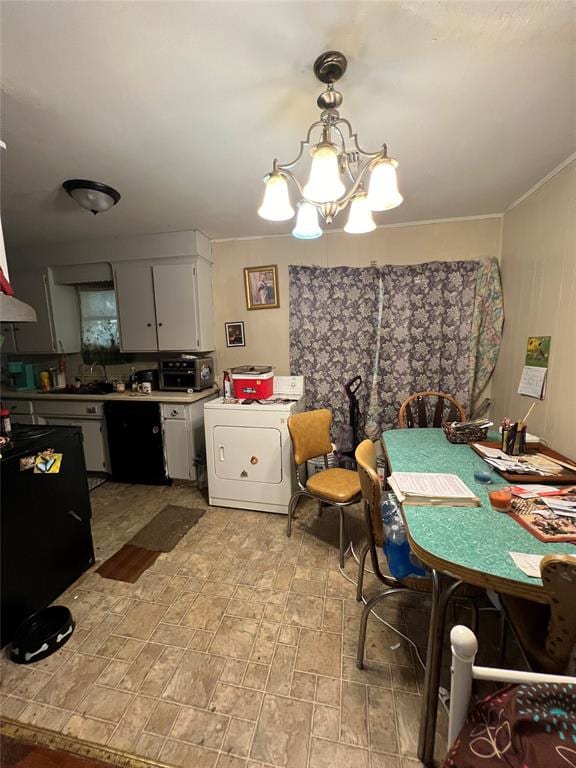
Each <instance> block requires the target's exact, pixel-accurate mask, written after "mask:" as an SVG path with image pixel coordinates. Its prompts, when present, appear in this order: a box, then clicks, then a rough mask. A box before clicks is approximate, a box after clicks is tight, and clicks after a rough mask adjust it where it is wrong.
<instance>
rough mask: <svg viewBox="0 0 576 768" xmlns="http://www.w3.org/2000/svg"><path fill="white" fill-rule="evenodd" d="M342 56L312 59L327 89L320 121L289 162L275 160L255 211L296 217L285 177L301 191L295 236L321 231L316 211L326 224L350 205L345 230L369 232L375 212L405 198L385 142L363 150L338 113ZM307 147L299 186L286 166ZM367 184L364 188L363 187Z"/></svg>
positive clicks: (320, 101)
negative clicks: (377, 147) (336, 85)
mask: <svg viewBox="0 0 576 768" xmlns="http://www.w3.org/2000/svg"><path fill="white" fill-rule="evenodd" d="M346 66H347V62H346V58H345V56H344V55H343V54H341V53H339V52H338V51H328V52H326V53H323V54H322V55H321V56H319V57H318V58H317V59H316V61H315V62H314V74H315V75H316V77H317V78H318V80H320V82H322V83H325V84H327V86H328V87H327V89H326V90H325V91H324V92H323V93H321V94H320V96H318V99H317V101H316V103H317V104H318V106H319V107H320V109H321V110H322V112H321V114H320V120H318V121H317V122H315V123H312V125H311V126H310V128H309V129H308V133H307V135H306V138H305V139H304V141H301V142H300V152H299V153H298V155H297V157H296V158H295V159H294V160H292V162H291V163H280V162H278V160H274V164H273V166H272V171H271V173H269V174H268V175H266V176H265V177H264V182H265V184H266V190H265V192H264V199H263V201H262V205H261V206H260V208H259V209H258V214H259V215H260V216H261V217H262V218H263V219H268V220H269V221H287V220H288V219H291V218H292V217H293V216H294V213H295V211H294V207H293V206H292V203H291V202H290V192H289V188H288V181H289V180H291V181H292V182H293V184H294V185H295V186H296V189H297V190H298V192H299V195H300V200H299V201H298V204H297V208H298V215H297V220H296V225H295V227H294V229H293V230H292V234H293V235H294V237H298V238H301V239H305V240H312V239H314V238H316V237H320V236H321V235H322V229H321V228H320V225H319V223H318V214H320V215H321V216H322V218H323V219H324V221H325V222H326V223H327V224H331V223H332V222H333V221H334V217H335V216H336V215H337V214H338V213H340V211H342V210H344V209H345V208H346V207H347V206H348V204H350V212H349V217H348V221H347V223H346V226H345V227H344V231H345V232H349V233H351V234H359V233H363V232H371V231H372V230H373V229H374V228H375V226H376V224H375V223H374V219H373V218H372V212H373V211H389V210H390V209H391V208H396V206H398V205H400V203H401V202H402V201H403V199H404V198H403V197H402V195H401V194H400V192H399V191H398V184H397V180H396V168H397V167H398V163H397V162H396V160H394V159H393V158H392V157H388V149H387V147H386V144H383V145H382V149H380V150H379V151H378V152H366V151H365V150H364V149H362V147H360V145H359V144H358V137H357V135H356V134H355V133H354V132H353V130H352V126H351V125H350V123H349V122H348V120H345V119H344V118H343V117H340V114H339V113H338V107H339V106H340V105H341V104H342V94H341V93H339V92H338V91H336V90H334V83H335V82H337V81H338V80H339V79H340V78H341V77H342V75H343V74H344V72H345V71H346ZM306 147H309V148H310V149H309V152H310V155H311V157H312V163H311V167H310V176H309V178H308V181H307V182H306V184H304V185H302V184H301V183H300V181H299V180H298V179H297V177H296V176H295V175H294V173H292V171H291V170H290V169H291V168H293V167H294V166H295V165H296V164H297V163H298V162H299V161H300V159H301V158H302V156H303V154H304V150H305V148H306ZM366 185H367V190H366Z"/></svg>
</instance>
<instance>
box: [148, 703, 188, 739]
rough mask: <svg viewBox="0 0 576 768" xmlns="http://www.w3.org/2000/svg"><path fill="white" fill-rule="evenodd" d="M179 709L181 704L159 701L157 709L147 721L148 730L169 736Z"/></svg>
mask: <svg viewBox="0 0 576 768" xmlns="http://www.w3.org/2000/svg"><path fill="white" fill-rule="evenodd" d="M179 711H180V706H179V705H178V704H170V702H168V701H160V702H158V704H157V705H156V709H155V710H154V712H153V713H152V714H151V715H150V719H149V720H148V722H147V723H146V730H147V731H150V732H151V733H157V734H160V735H161V736H168V734H169V733H170V729H171V728H172V726H173V725H174V721H175V720H176V716H177V714H178V712H179Z"/></svg>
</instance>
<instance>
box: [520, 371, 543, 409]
mask: <svg viewBox="0 0 576 768" xmlns="http://www.w3.org/2000/svg"><path fill="white" fill-rule="evenodd" d="M547 373H548V368H537V367H536V366H533V365H525V366H524V368H523V369H522V376H521V377H520V384H519V386H518V394H519V395H528V396H529V397H537V398H538V399H539V400H543V399H544V394H545V391H546V374H547Z"/></svg>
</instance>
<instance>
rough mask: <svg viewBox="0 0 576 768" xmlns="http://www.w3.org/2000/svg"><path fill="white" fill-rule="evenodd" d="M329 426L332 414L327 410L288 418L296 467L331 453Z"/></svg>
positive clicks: (318, 410)
mask: <svg viewBox="0 0 576 768" xmlns="http://www.w3.org/2000/svg"><path fill="white" fill-rule="evenodd" d="M331 426H332V413H331V412H330V411H329V410H328V408H319V409H317V410H315V411H304V413H295V414H294V415H293V416H290V417H289V419H288V431H289V432H290V437H291V438H292V447H293V449H294V462H295V464H296V466H299V465H300V464H304V463H305V462H306V461H308V460H309V459H316V458H318V456H327V455H328V454H329V453H332V440H331V439H330V427H331Z"/></svg>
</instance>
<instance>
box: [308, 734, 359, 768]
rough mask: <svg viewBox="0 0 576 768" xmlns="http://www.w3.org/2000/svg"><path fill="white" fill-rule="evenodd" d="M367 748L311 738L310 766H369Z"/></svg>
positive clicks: (356, 767) (327, 767)
mask: <svg viewBox="0 0 576 768" xmlns="http://www.w3.org/2000/svg"><path fill="white" fill-rule="evenodd" d="M368 754H369V753H368V750H363V749H359V748H358V747H350V746H348V745H347V744H335V743H334V742H332V741H324V740H323V739H317V738H313V739H312V744H311V746H310V763H309V766H310V768H369V763H368V760H369V758H368Z"/></svg>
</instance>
